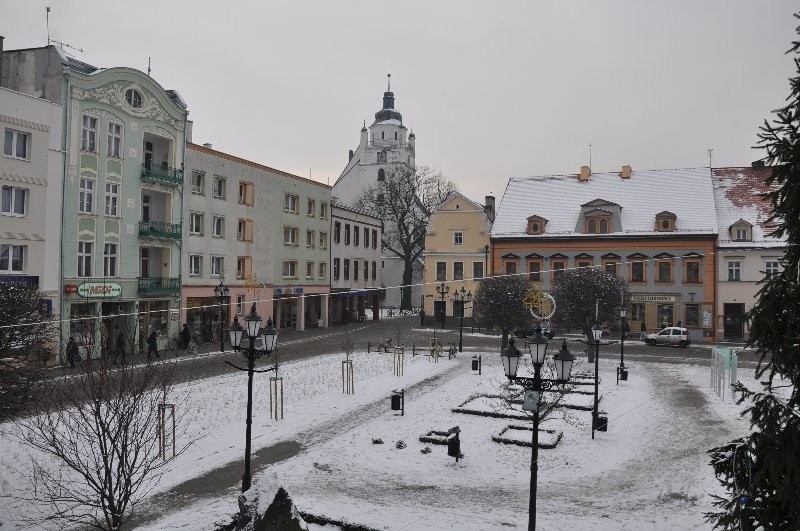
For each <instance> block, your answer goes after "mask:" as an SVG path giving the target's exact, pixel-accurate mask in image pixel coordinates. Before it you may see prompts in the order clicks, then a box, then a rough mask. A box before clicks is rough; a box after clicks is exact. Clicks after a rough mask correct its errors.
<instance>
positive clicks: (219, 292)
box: [214, 278, 230, 352]
mask: <svg viewBox="0 0 800 531" xmlns="http://www.w3.org/2000/svg"><path fill="white" fill-rule="evenodd" d="M223 280H224V279H222V278H220V279H219V286H216V287H214V295H216V296H217V300H219V351H220V352H225V319H223V318H222V314H223V312H222V309H223V305H224V304H225V297H227V296H228V294H229V293H230V290H229V289H228V286H226V285H225V284H223V283H222V282H223Z"/></svg>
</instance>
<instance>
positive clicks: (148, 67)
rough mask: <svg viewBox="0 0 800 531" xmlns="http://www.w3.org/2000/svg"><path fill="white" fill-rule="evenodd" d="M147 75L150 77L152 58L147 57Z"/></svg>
mask: <svg viewBox="0 0 800 531" xmlns="http://www.w3.org/2000/svg"><path fill="white" fill-rule="evenodd" d="M147 75H148V77H150V58H149V57H148V58H147Z"/></svg>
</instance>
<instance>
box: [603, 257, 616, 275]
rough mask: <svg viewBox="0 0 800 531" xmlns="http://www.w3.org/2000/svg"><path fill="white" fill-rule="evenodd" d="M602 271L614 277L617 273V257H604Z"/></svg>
mask: <svg viewBox="0 0 800 531" xmlns="http://www.w3.org/2000/svg"><path fill="white" fill-rule="evenodd" d="M603 271H605V272H606V274H607V275H611V276H612V277H615V276H617V275H618V274H619V258H606V259H604V260H603Z"/></svg>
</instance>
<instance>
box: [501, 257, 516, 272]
mask: <svg viewBox="0 0 800 531" xmlns="http://www.w3.org/2000/svg"><path fill="white" fill-rule="evenodd" d="M504 263H505V269H506V275H516V274H517V261H516V260H506V261H505V262H504Z"/></svg>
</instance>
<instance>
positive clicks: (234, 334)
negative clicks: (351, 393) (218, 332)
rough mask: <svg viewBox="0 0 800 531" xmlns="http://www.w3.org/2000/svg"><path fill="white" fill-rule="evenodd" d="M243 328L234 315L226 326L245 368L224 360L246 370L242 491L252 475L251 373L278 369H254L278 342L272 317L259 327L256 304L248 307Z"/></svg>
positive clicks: (247, 485)
mask: <svg viewBox="0 0 800 531" xmlns="http://www.w3.org/2000/svg"><path fill="white" fill-rule="evenodd" d="M244 322H245V325H246V326H245V328H242V325H240V324H239V317H238V316H237V317H234V319H233V323H232V324H231V326H230V328H228V334H229V335H230V339H231V347H232V348H233V350H235V351H236V352H239V353H240V354H241V355H242V356H244V357H245V359H247V368H243V367H237V366H236V365H234V364H233V363H231V362H229V361H227V360H226V361H225V363H227V364H228V365H230V366H231V367H233V368H235V369H238V370H240V371H247V429H246V432H245V443H244V475H242V492H245V491H246V490H248V489H249V488H250V482H251V479H252V476H251V474H250V434H251V426H252V424H253V373H255V372H270V371H275V370H277V369H278V365H277V363H276V364H275V365H274V366H272V367H270V368H269V369H263V370H256V369H255V364H256V360H257V359H259V358H261V356H263V355H265V354H266V355H267V357H269V355H270V354H272V351H273V350H275V345H276V344H277V342H278V331H277V330H276V329H275V327H274V326H272V319H269V320H268V321H267V326H266V328H261V317H260V316H259V315H258V314H257V313H256V304H255V303H253V307H252V308H251V309H250V313H249V314H247V316H246V317H245V318H244ZM243 332H247V338H248V339H249V340H250V348H248V349H246V350H245V349H244V348H242V347H241V342H242V333H243ZM259 336H261V341H262V342H263V345H264V348H263V349H257V348H256V338H257V337H259Z"/></svg>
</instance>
